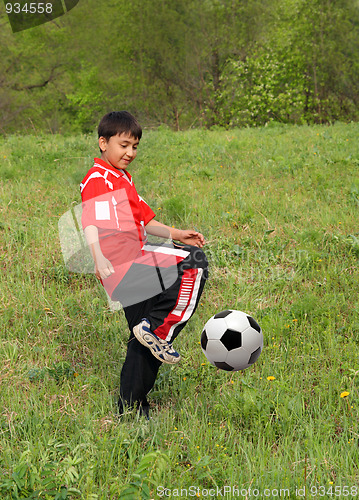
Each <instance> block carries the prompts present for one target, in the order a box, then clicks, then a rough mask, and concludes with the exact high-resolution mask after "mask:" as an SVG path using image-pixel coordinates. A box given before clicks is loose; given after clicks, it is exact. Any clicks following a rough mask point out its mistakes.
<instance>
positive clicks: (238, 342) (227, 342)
mask: <svg viewBox="0 0 359 500" xmlns="http://www.w3.org/2000/svg"><path fill="white" fill-rule="evenodd" d="M221 342H222V344H223V345H224V346H225V348H226V349H227V351H231V350H232V349H238V347H242V334H241V332H236V331H235V330H230V329H229V328H228V329H227V330H226V331H225V332H224V334H223V335H222V337H221Z"/></svg>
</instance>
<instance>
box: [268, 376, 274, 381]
mask: <svg viewBox="0 0 359 500" xmlns="http://www.w3.org/2000/svg"><path fill="white" fill-rule="evenodd" d="M267 380H269V381H272V380H275V377H273V375H269V377H267Z"/></svg>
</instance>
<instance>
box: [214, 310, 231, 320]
mask: <svg viewBox="0 0 359 500" xmlns="http://www.w3.org/2000/svg"><path fill="white" fill-rule="evenodd" d="M231 312H232V311H228V310H226V311H221V312H220V313H217V314H215V315H214V316H213V317H214V319H217V318H225V317H226V316H228V314H231Z"/></svg>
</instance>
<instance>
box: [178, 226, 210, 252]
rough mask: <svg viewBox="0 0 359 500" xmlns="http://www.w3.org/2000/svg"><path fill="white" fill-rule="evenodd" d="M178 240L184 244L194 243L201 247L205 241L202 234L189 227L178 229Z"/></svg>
mask: <svg viewBox="0 0 359 500" xmlns="http://www.w3.org/2000/svg"><path fill="white" fill-rule="evenodd" d="M179 241H181V242H182V243H184V244H185V245H194V246H195V247H199V248H202V247H203V245H204V244H205V243H206V242H205V239H204V236H203V234H201V233H198V232H197V231H191V230H190V229H183V230H181V231H180V237H179Z"/></svg>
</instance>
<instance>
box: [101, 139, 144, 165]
mask: <svg viewBox="0 0 359 500" xmlns="http://www.w3.org/2000/svg"><path fill="white" fill-rule="evenodd" d="M139 142H140V141H139V140H138V139H135V138H134V137H133V136H132V135H128V134H125V133H122V134H117V135H113V136H112V137H110V139H109V140H108V141H107V140H106V139H105V138H104V137H100V138H99V140H98V144H99V146H100V149H101V151H102V154H101V159H102V160H104V161H105V162H106V163H108V164H109V165H112V166H113V167H115V168H121V169H123V170H126V168H127V167H128V165H129V164H130V163H131V161H133V160H134V159H135V158H136V154H137V146H138V144H139Z"/></svg>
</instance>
